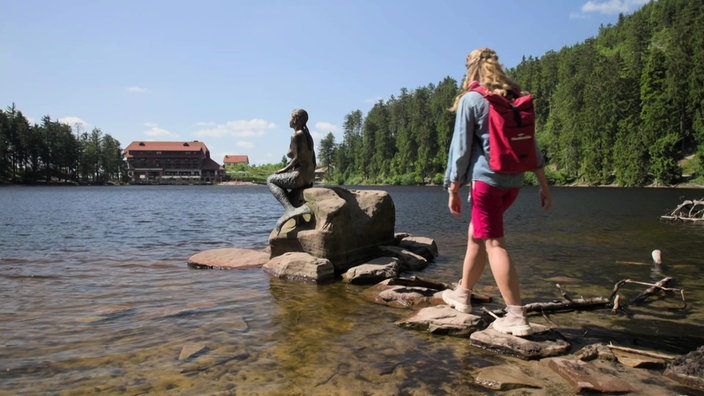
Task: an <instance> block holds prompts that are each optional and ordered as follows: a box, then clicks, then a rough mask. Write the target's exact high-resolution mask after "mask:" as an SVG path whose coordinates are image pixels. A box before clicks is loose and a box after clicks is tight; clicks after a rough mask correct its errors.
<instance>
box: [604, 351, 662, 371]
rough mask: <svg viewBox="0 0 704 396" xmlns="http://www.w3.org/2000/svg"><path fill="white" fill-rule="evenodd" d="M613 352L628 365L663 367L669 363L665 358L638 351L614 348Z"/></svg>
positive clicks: (619, 360)
mask: <svg viewBox="0 0 704 396" xmlns="http://www.w3.org/2000/svg"><path fill="white" fill-rule="evenodd" d="M611 352H612V353H613V354H614V356H615V357H616V359H617V360H618V362H619V363H621V364H622V365H624V366H628V367H633V368H649V369H662V368H664V367H665V365H666V364H667V361H666V360H665V359H660V358H656V357H653V356H645V355H642V354H638V353H631V352H627V351H619V350H613V351H611Z"/></svg>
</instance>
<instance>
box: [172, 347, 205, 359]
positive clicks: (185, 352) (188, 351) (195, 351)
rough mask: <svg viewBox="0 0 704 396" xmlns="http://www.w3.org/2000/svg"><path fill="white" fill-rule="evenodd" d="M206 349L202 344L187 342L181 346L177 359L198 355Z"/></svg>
mask: <svg viewBox="0 0 704 396" xmlns="http://www.w3.org/2000/svg"><path fill="white" fill-rule="evenodd" d="M207 350H208V347H207V346H206V345H204V344H196V343H188V344H186V345H184V346H183V348H181V353H180V354H179V355H178V360H182V361H183V360H189V359H192V358H196V357H198V355H200V354H203V353H204V352H206V351H207Z"/></svg>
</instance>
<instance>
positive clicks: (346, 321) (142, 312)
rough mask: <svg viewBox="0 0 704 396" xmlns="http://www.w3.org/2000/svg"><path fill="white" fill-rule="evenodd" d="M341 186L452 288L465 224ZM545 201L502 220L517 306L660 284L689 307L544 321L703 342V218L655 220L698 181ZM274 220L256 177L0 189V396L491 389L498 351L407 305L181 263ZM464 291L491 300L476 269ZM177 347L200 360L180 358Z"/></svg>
mask: <svg viewBox="0 0 704 396" xmlns="http://www.w3.org/2000/svg"><path fill="white" fill-rule="evenodd" d="M348 188H353V187H348ZM354 188H357V189H382V190H386V191H388V192H389V193H390V195H391V197H392V198H393V200H394V203H395V205H396V231H397V232H409V233H411V234H413V235H417V236H425V237H430V238H433V239H435V241H436V242H437V244H438V247H439V250H440V256H439V257H438V258H437V259H436V260H435V261H434V262H433V263H432V264H431V265H430V266H429V267H428V268H427V269H426V270H425V271H423V272H422V273H418V274H417V275H420V276H422V277H424V278H429V279H434V280H439V281H444V282H448V283H450V282H455V281H457V279H459V277H460V272H461V268H460V266H461V262H462V258H463V254H464V249H465V246H466V230H467V226H468V222H467V219H466V215H465V218H464V219H463V220H459V219H456V218H454V217H453V216H452V215H451V214H450V213H449V210H448V209H447V194H446V193H445V192H444V191H443V190H442V189H441V188H440V187H396V186H389V187H376V186H375V187H354ZM465 193H466V190H463V194H465ZM553 195H554V199H555V206H554V207H553V209H552V210H551V211H549V212H543V211H542V210H541V209H540V207H539V203H538V195H537V190H536V189H535V188H533V187H527V188H524V189H523V191H522V192H521V195H520V196H519V198H518V200H517V202H516V204H515V205H514V207H512V208H511V209H510V210H509V212H508V213H507V215H506V233H507V234H506V235H507V241H508V248H509V251H510V253H511V255H512V258H513V260H514V261H515V262H516V264H517V266H518V271H519V273H520V276H521V283H522V294H523V298H524V302H525V303H530V302H543V301H550V300H553V299H559V298H560V294H559V290H558V289H557V288H556V287H555V284H556V283H560V284H561V285H562V286H563V287H564V288H566V290H567V291H568V292H569V293H570V294H571V295H572V296H576V297H579V296H584V297H596V296H602V297H608V296H609V295H610V293H611V290H612V288H613V286H614V285H615V284H616V282H618V281H620V280H622V279H632V280H636V281H641V282H653V281H656V280H659V279H660V278H662V276H663V275H667V276H671V277H673V279H674V281H673V283H671V284H670V286H671V287H677V288H683V289H685V290H686V299H687V302H688V306H687V308H686V309H681V306H682V302H681V299H680V297H679V296H678V295H672V296H668V297H667V298H653V299H651V300H648V302H647V303H646V304H644V305H641V306H635V305H634V306H629V309H630V313H631V315H630V316H626V315H612V314H611V311H610V310H608V309H601V310H592V311H581V312H571V313H559V314H554V315H551V318H550V319H551V320H552V323H551V325H552V326H554V327H556V328H558V329H564V330H565V331H568V332H570V331H571V332H575V333H577V332H579V333H584V334H585V335H586V334H589V337H594V338H596V339H599V340H602V341H604V342H606V341H614V342H615V343H618V342H620V341H623V342H624V343H629V342H630V343H632V342H634V341H637V342H638V344H639V345H641V346H642V347H645V348H653V349H656V350H659V351H663V352H669V353H674V354H680V353H686V352H688V351H691V350H693V349H695V348H696V347H697V346H699V345H702V344H703V343H704V342H703V340H704V338H703V337H702V334H703V332H702V330H704V309H703V308H702V306H701V304H700V301H702V298H704V288H703V287H702V281H701V280H702V273H703V271H704V254H702V245H703V243H702V242H704V225H697V224H682V223H667V222H662V221H660V219H659V216H660V215H663V214H666V213H667V212H668V211H670V210H672V209H674V208H675V207H676V206H677V205H678V204H679V203H680V202H681V201H682V200H683V199H698V198H702V197H703V196H704V190H691V189H645V188H555V189H554V190H553ZM466 211H467V208H466V207H465V212H466ZM282 213H283V210H282V208H281V206H280V205H279V204H278V202H277V201H276V200H275V199H274V198H273V196H272V195H271V193H270V192H269V190H268V189H267V188H266V187H265V186H119V187H27V186H6V187H1V188H0V334H2V341H1V342H0V344H1V345H2V348H1V349H0V394H8V395H9V394H18V393H19V394H47V393H62V394H64V393H66V394H93V393H98V392H103V393H107V394H123V393H124V394H154V393H156V394H185V395H188V394H193V395H197V394H212V393H220V394H246V395H249V394H330V393H344V394H399V393H402V394H454V393H459V392H462V393H465V394H485V393H486V390H484V389H483V388H480V387H478V386H477V385H474V384H473V381H472V373H473V370H476V369H477V368H481V367H485V366H490V365H494V364H499V363H501V362H503V361H504V360H505V359H508V358H505V357H502V356H499V355H495V354H492V353H489V352H485V351H482V350H479V349H476V348H473V347H470V346H469V343H468V340H467V339H466V338H456V337H444V336H432V335H429V334H426V333H423V332H416V331H410V330H404V329H401V328H399V327H397V326H396V325H395V324H394V322H395V321H396V320H399V319H402V318H404V317H407V316H410V315H411V313H412V312H413V311H411V310H406V309H398V308H390V307H386V306H382V305H377V304H374V303H371V302H369V301H367V300H366V299H365V298H364V295H363V292H364V290H365V289H366V287H364V286H356V285H347V284H344V283H342V282H336V283H333V284H327V285H315V284H310V283H301V282H289V281H283V280H279V279H275V278H270V277H269V276H268V275H266V274H265V273H264V272H263V271H262V270H261V269H250V270H233V271H218V270H194V269H190V268H189V267H188V266H187V263H186V262H187V259H188V257H190V256H191V255H193V254H195V253H198V252H200V251H203V250H209V249H216V248H225V247H238V248H247V249H257V250H260V249H264V248H265V247H266V246H267V239H268V236H269V233H270V231H271V230H272V228H273V227H274V225H275V223H276V220H277V218H278V217H279V216H280V215H281V214H282ZM653 249H660V250H661V251H662V253H663V261H664V266H663V268H662V273H658V272H657V271H654V268H653V266H652V260H651V251H652V250H653ZM643 289H644V287H643V286H635V285H628V286H625V287H623V288H622V291H621V294H622V295H623V297H625V298H626V299H627V298H633V297H635V296H636V295H637V294H638V293H640V292H641V291H642V290H643ZM477 290H479V291H481V292H482V293H485V294H489V295H490V296H492V297H493V298H494V299H496V300H497V301H500V294H499V292H498V290H497V289H496V288H495V287H494V283H493V279H492V277H491V273H490V272H489V270H488V269H487V271H486V272H485V274H484V276H483V277H482V279H481V280H480V283H479V284H478V285H477ZM538 319H540V318H538ZM536 320H537V319H536ZM184 349H186V350H189V349H193V350H194V351H196V355H195V356H194V357H192V358H191V359H186V360H179V355H180V353H181V352H182V350H184ZM342 390H344V391H342Z"/></svg>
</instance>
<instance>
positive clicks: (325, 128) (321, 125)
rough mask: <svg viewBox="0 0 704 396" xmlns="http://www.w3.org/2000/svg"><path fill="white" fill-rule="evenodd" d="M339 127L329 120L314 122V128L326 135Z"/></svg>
mask: <svg viewBox="0 0 704 396" xmlns="http://www.w3.org/2000/svg"><path fill="white" fill-rule="evenodd" d="M339 129H340V128H339V127H338V126H337V125H335V124H332V123H330V122H316V123H315V130H316V131H319V132H320V133H324V134H326V135H327V133H328V132H332V133H335V132H337V131H338V130H339Z"/></svg>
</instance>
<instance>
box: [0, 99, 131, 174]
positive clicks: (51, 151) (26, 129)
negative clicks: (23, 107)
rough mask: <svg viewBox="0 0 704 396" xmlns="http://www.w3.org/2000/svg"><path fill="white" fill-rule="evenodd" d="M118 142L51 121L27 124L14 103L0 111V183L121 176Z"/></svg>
mask: <svg viewBox="0 0 704 396" xmlns="http://www.w3.org/2000/svg"><path fill="white" fill-rule="evenodd" d="M124 167H125V165H124V161H123V159H122V149H121V148H120V142H119V141H117V140H116V139H114V138H113V137H112V136H110V135H108V134H103V132H102V131H101V130H100V129H98V128H94V129H93V130H92V131H91V132H90V133H89V132H83V133H80V131H76V133H75V134H74V131H73V130H72V128H71V127H70V126H69V125H66V124H64V123H61V122H59V121H52V120H51V118H50V117H49V116H45V117H43V118H42V122H41V124H30V123H29V121H28V120H27V118H25V116H24V115H23V114H22V112H21V111H19V110H17V109H16V108H15V106H14V105H12V106H10V107H9V108H8V109H7V111H3V110H0V183H24V184H36V183H72V184H78V183H85V184H89V183H93V184H105V183H109V182H115V181H119V180H120V178H121V177H122V176H123V175H124V174H125V172H124V170H125V169H124Z"/></svg>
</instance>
